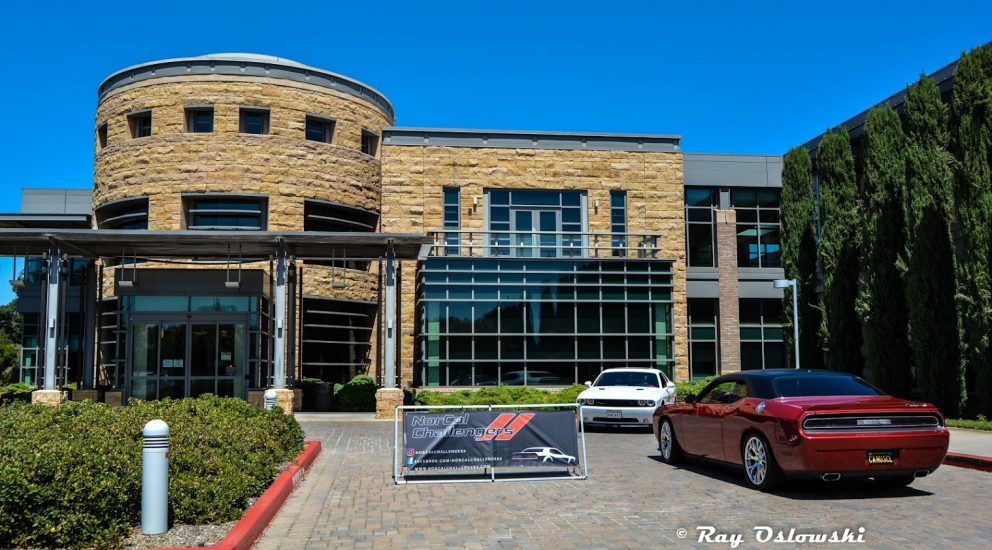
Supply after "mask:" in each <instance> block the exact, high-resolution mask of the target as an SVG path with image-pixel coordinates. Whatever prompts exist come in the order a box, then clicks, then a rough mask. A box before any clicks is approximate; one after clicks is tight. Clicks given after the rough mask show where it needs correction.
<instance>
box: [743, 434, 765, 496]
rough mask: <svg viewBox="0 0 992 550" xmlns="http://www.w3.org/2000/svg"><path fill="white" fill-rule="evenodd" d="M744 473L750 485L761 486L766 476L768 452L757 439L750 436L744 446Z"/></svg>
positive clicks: (763, 444)
mask: <svg viewBox="0 0 992 550" xmlns="http://www.w3.org/2000/svg"><path fill="white" fill-rule="evenodd" d="M744 472H745V473H746V474H747V479H748V481H750V482H751V484H752V485H761V484H762V483H763V482H764V481H765V476H766V475H768V450H767V449H766V448H765V442H764V441H762V440H761V438H759V437H756V436H751V438H749V439H748V440H747V443H746V444H745V445H744Z"/></svg>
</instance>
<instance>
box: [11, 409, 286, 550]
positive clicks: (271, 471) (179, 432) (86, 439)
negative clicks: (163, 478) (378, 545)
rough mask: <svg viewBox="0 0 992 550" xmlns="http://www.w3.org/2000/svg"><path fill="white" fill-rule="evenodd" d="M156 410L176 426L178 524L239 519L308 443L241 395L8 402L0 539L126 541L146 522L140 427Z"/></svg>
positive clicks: (21, 543)
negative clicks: (119, 403) (123, 403)
mask: <svg viewBox="0 0 992 550" xmlns="http://www.w3.org/2000/svg"><path fill="white" fill-rule="evenodd" d="M154 418H161V419H162V420H165V422H166V423H168V424H169V429H170V453H171V458H170V461H169V512H170V517H171V519H172V521H173V523H176V524H216V523H223V522H227V521H232V520H236V519H238V518H239V517H241V515H242V513H243V512H244V510H245V509H246V508H247V506H248V503H249V501H250V500H251V499H253V498H255V497H258V496H259V495H261V494H262V492H263V491H264V490H265V488H266V487H267V486H268V485H269V484H270V483H271V482H272V480H273V479H274V478H275V476H276V474H277V470H278V467H279V465H280V464H283V463H286V462H288V461H291V460H292V459H293V458H295V457H296V456H297V455H298V454H299V453H300V452H301V451H302V449H303V433H302V430H301V429H300V427H299V424H297V423H296V421H295V420H294V419H293V418H292V417H290V416H286V415H284V414H283V413H282V411H281V409H279V408H275V409H273V410H272V411H264V410H261V409H257V408H254V407H251V406H250V405H248V403H246V402H245V401H243V400H240V399H232V398H218V397H214V396H204V397H200V398H197V399H183V400H178V401H172V400H163V401H158V402H147V403H143V402H137V401H135V402H132V405H129V406H127V407H115V408H112V407H108V406H106V405H104V404H101V403H90V402H86V403H67V404H65V405H61V406H58V407H40V406H29V405H24V404H20V403H12V404H8V405H6V406H3V407H0V434H3V438H2V439H0V547H2V548H7V547H11V546H13V547H59V548H62V547H70V548H86V547H113V546H118V545H120V543H121V542H122V541H123V539H124V538H125V537H126V535H127V534H128V533H129V531H130V530H131V528H132V526H134V525H136V524H138V523H139V521H140V517H139V514H140V508H141V447H142V439H141V429H142V428H143V426H144V425H145V423H147V422H148V421H149V420H152V419H154Z"/></svg>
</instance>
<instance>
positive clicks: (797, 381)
mask: <svg viewBox="0 0 992 550" xmlns="http://www.w3.org/2000/svg"><path fill="white" fill-rule="evenodd" d="M772 387H773V388H775V397H816V396H820V395H882V392H881V391H880V390H879V389H878V388H876V387H874V386H872V385H871V384H869V383H868V382H865V381H864V380H862V379H860V378H858V377H856V376H850V377H848V376H816V375H812V376H782V377H779V378H775V379H774V380H772Z"/></svg>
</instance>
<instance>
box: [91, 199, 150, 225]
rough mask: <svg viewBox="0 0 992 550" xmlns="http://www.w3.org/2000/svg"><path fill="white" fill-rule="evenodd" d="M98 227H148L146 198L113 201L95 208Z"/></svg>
mask: <svg viewBox="0 0 992 550" xmlns="http://www.w3.org/2000/svg"><path fill="white" fill-rule="evenodd" d="M96 223H97V227H99V228H100V229H148V198H147V197H140V198H135V199H126V200H121V201H114V202H111V203H108V204H104V205H101V206H99V207H97V209H96Z"/></svg>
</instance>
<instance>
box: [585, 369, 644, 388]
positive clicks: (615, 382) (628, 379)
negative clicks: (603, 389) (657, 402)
mask: <svg viewBox="0 0 992 550" xmlns="http://www.w3.org/2000/svg"><path fill="white" fill-rule="evenodd" d="M595 385H596V386H635V387H640V388H657V387H658V375H657V374H655V373H653V372H604V373H603V374H601V375H599V378H597V379H596V384H595Z"/></svg>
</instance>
